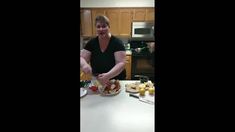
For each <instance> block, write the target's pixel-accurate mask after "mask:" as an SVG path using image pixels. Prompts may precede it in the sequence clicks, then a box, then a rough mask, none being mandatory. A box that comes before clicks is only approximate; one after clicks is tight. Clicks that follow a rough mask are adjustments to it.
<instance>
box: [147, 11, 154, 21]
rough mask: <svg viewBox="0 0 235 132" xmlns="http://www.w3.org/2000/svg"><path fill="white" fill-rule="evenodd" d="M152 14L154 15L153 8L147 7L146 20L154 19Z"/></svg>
mask: <svg viewBox="0 0 235 132" xmlns="http://www.w3.org/2000/svg"><path fill="white" fill-rule="evenodd" d="M154 16H155V10H154V8H148V9H146V18H145V20H146V21H154Z"/></svg>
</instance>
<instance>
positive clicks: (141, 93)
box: [139, 88, 145, 96]
mask: <svg viewBox="0 0 235 132" xmlns="http://www.w3.org/2000/svg"><path fill="white" fill-rule="evenodd" d="M139 93H140V95H141V96H144V95H145V89H144V88H140V89H139Z"/></svg>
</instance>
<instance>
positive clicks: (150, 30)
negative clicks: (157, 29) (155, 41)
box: [132, 22, 154, 38]
mask: <svg viewBox="0 0 235 132" xmlns="http://www.w3.org/2000/svg"><path fill="white" fill-rule="evenodd" d="M132 38H154V23H153V22H132Z"/></svg>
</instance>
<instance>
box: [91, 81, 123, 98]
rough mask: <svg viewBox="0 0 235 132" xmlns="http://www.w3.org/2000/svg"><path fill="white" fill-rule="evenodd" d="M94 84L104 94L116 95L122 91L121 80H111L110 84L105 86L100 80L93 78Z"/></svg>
mask: <svg viewBox="0 0 235 132" xmlns="http://www.w3.org/2000/svg"><path fill="white" fill-rule="evenodd" d="M93 85H94V86H96V87H97V88H98V91H99V93H100V94H101V95H104V96H109V95H116V94H118V93H120V91H121V87H120V83H119V80H115V79H112V80H110V85H108V86H103V85H102V84H101V83H100V82H99V81H98V80H93Z"/></svg>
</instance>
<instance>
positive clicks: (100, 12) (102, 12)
mask: <svg viewBox="0 0 235 132" xmlns="http://www.w3.org/2000/svg"><path fill="white" fill-rule="evenodd" d="M98 15H105V10H104V9H92V25H91V26H92V27H93V32H92V33H93V35H94V36H96V27H95V18H96V17H97V16H98Z"/></svg>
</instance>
